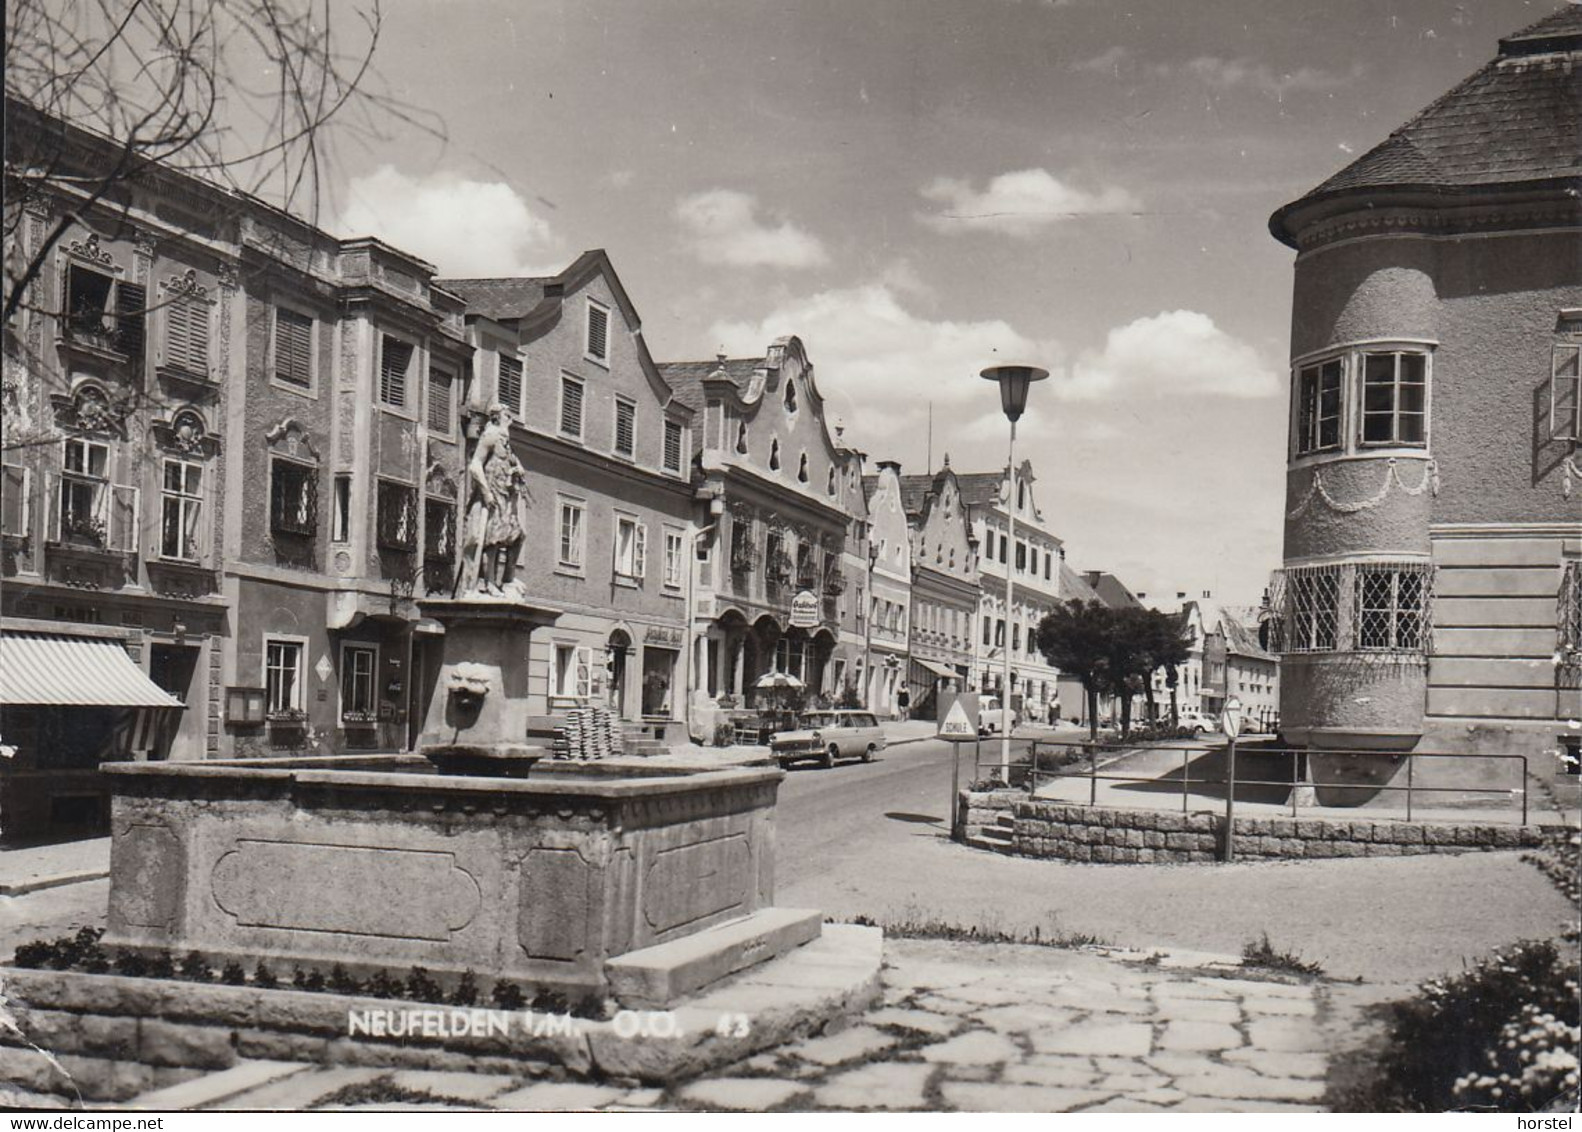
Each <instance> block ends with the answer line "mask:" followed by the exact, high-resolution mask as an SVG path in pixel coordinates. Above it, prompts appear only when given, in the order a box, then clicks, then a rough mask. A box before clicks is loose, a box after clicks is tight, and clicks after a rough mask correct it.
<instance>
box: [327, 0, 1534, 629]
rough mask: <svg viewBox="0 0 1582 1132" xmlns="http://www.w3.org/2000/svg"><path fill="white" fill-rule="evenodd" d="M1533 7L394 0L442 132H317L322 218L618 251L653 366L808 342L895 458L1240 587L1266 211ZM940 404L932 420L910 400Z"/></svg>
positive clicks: (1270, 431) (525, 263)
mask: <svg viewBox="0 0 1582 1132" xmlns="http://www.w3.org/2000/svg"><path fill="white" fill-rule="evenodd" d="M1559 2H1560V0H1463V2H1461V3H1453V2H1450V0H1323V2H1321V3H1320V2H1315V0H1302V2H1297V0H1127V2H1116V0H948V2H947V0H827V2H825V0H819V2H813V0H773V2H764V0H621V2H618V3H617V2H608V0H559V2H548V0H542V2H541V0H513V2H498V3H496V2H478V0H383V4H382V11H383V17H384V23H383V27H382V29H381V35H380V46H379V52H378V55H377V66H378V70H379V72H380V75H381V78H382V81H383V82H384V83H385V85H386V86H387V87H389V88H390V89H391V90H392V91H393V92H394V93H395V94H397V95H399V96H400V97H401V98H402V99H404V100H405V101H406V102H408V103H410V104H411V105H413V106H416V107H420V108H422V109H423V110H425V111H429V112H432V113H433V114H434V115H436V116H437V117H438V119H439V120H440V121H441V122H442V123H443V129H444V135H445V136H444V138H443V139H435V138H432V137H427V136H423V135H419V134H416V133H414V132H412V131H410V130H404V129H401V128H398V127H397V126H395V125H393V124H392V126H391V127H390V128H389V129H387V130H385V131H383V132H382V136H375V135H370V134H367V133H366V132H359V133H358V134H356V135H354V136H348V137H346V138H341V139H338V140H337V141H336V142H335V144H334V147H333V148H332V150H331V151H330V152H331V161H330V164H329V169H330V178H329V182H328V194H327V199H326V201H325V204H324V210H325V214H326V216H327V217H328V218H329V219H328V226H329V227H331V228H332V229H333V230H336V231H338V232H340V233H341V234H343V235H363V234H373V235H378V236H380V237H381V238H383V239H385V240H387V241H388V242H390V243H393V244H395V245H396V246H398V247H401V248H404V249H406V250H408V251H411V252H414V253H416V254H418V255H420V256H422V257H423V258H425V259H427V260H429V261H430V262H433V263H434V264H436V265H437V267H438V268H439V269H440V272H441V274H442V275H454V276H479V275H520V274H530V275H532V274H549V273H553V272H556V271H558V270H560V269H561V268H563V267H565V266H566V265H567V264H569V263H570V262H571V261H572V260H573V259H574V258H575V257H576V256H577V254H578V253H580V252H581V251H582V250H584V249H587V248H594V247H601V248H604V249H605V250H606V251H608V252H609V254H610V257H611V260H612V262H613V264H614V266H615V270H616V272H617V273H618V274H619V275H620V277H621V280H622V282H623V283H624V284H625V286H626V289H627V291H628V293H629V294H630V295H631V296H632V299H633V302H634V303H635V304H636V306H637V310H638V312H639V314H640V316H641V318H642V320H643V333H644V336H645V338H646V339H647V342H648V345H649V349H650V350H651V351H652V353H653V355H654V357H655V358H656V359H658V360H660V361H681V360H692V359H698V358H709V357H712V356H713V355H714V354H715V353H717V352H719V351H720V350H722V349H723V350H724V351H726V352H728V353H729V354H731V355H732V356H761V355H762V354H763V352H764V349H765V348H766V347H767V346H768V344H769V343H770V342H771V341H773V339H774V338H776V337H778V336H780V335H783V334H797V335H799V336H800V337H801V338H802V340H803V342H804V343H805V345H806V347H807V351H808V355H809V357H810V358H811V360H812V361H813V363H814V367H815V375H816V381H817V383H818V386H819V388H820V390H821V392H822V393H823V394H824V396H825V398H826V401H827V411H828V412H829V414H830V416H831V417H832V418H833V419H834V420H836V421H837V422H839V423H840V424H842V425H843V427H844V429H845V439H846V440H847V441H849V442H851V443H853V444H855V445H856V446H857V447H859V448H861V449H862V450H863V451H865V452H867V453H868V454H869V456H870V459H871V460H878V459H894V460H899V461H900V462H901V464H902V470H903V472H924V471H928V470H933V469H937V468H938V467H939V466H940V464H941V462H942V461H943V459H944V458H945V456H946V455H947V454H948V456H949V458H950V462H951V466H952V467H953V468H955V469H956V470H958V471H973V470H988V469H993V468H997V467H1003V466H1004V462H1005V457H1006V442H1007V435H1008V430H1007V426H1006V421H1005V418H1004V416H1003V415H1002V414H1001V413H1000V410H999V404H998V395H997V393H996V391H995V389H994V387H993V386H992V385H990V384H989V383H988V382H985V381H982V380H980V379H979V378H978V377H977V373H978V371H979V370H980V369H982V368H983V367H984V366H986V365H990V364H993V363H994V362H996V361H1001V360H1015V361H1028V362H1032V363H1033V364H1037V365H1040V366H1043V367H1045V368H1047V369H1048V370H1050V371H1051V377H1050V379H1049V380H1047V381H1045V382H1043V383H1041V384H1039V385H1036V386H1034V388H1033V391H1032V394H1031V397H1030V403H1029V408H1028V412H1027V415H1026V416H1025V417H1024V418H1023V420H1022V423H1021V425H1020V427H1019V434H1018V443H1017V457H1018V460H1020V459H1022V458H1024V457H1025V458H1027V459H1029V460H1031V461H1032V465H1033V469H1034V472H1035V474H1036V476H1037V484H1036V488H1035V491H1036V498H1037V501H1038V504H1039V506H1040V508H1041V510H1042V513H1043V518H1044V520H1045V523H1046V525H1047V526H1048V527H1049V528H1050V529H1051V530H1052V531H1053V533H1054V534H1056V535H1057V536H1058V537H1060V538H1061V539H1063V540H1064V541H1065V545H1066V551H1067V560H1068V562H1070V563H1071V564H1072V565H1073V566H1075V567H1076V568H1077V569H1079V570H1107V571H1110V572H1112V573H1114V574H1116V575H1117V576H1119V577H1120V578H1121V579H1122V581H1124V582H1125V583H1126V584H1127V585H1129V586H1130V587H1131V588H1132V589H1133V590H1134V591H1141V592H1144V593H1146V594H1147V601H1148V603H1149V604H1155V603H1158V604H1161V605H1165V606H1168V605H1170V604H1172V602H1173V599H1174V597H1175V594H1176V593H1177V592H1185V593H1187V594H1188V595H1189V596H1191V597H1197V596H1199V595H1200V594H1201V593H1203V592H1204V591H1210V592H1212V593H1213V595H1214V597H1215V598H1217V599H1219V600H1222V601H1225V602H1230V603H1241V604H1250V603H1256V602H1257V600H1258V598H1259V595H1260V593H1261V591H1262V590H1263V587H1264V585H1265V584H1266V582H1267V578H1268V573H1269V571H1270V570H1271V569H1273V568H1275V567H1277V566H1278V565H1279V563H1280V543H1281V529H1282V522H1283V519H1282V514H1281V511H1282V507H1283V502H1282V500H1283V494H1282V483H1283V478H1282V477H1283V473H1284V448H1285V433H1286V390H1287V382H1288V376H1287V367H1286V359H1287V354H1288V342H1289V325H1290V304H1291V271H1292V261H1293V256H1294V253H1293V252H1291V251H1290V249H1288V248H1285V247H1284V246H1282V245H1281V244H1279V243H1277V242H1276V241H1275V240H1274V239H1273V238H1272V237H1271V236H1270V235H1269V234H1268V229H1267V222H1268V217H1269V214H1270V213H1271V212H1273V211H1274V210H1275V209H1276V208H1278V207H1279V206H1280V205H1282V204H1284V203H1286V202H1287V201H1290V200H1292V199H1295V198H1296V197H1298V196H1300V195H1301V194H1302V193H1304V192H1306V191H1307V190H1309V189H1310V188H1312V187H1314V186H1315V185H1317V184H1318V183H1320V182H1321V181H1323V180H1324V179H1325V178H1327V177H1329V176H1330V175H1331V174H1333V173H1335V172H1337V171H1338V170H1339V169H1341V168H1343V167H1344V166H1345V165H1346V164H1347V163H1348V162H1350V161H1351V160H1353V159H1354V158H1356V157H1358V156H1360V155H1361V154H1362V153H1364V152H1365V151H1366V150H1368V149H1369V148H1370V147H1372V146H1374V145H1376V144H1377V143H1378V142H1379V141H1381V140H1383V138H1384V137H1385V136H1386V135H1387V134H1388V133H1389V132H1390V130H1392V129H1394V128H1395V127H1396V126H1398V125H1400V124H1401V123H1403V122H1405V121H1406V120H1407V119H1409V118H1410V117H1412V116H1413V115H1414V114H1416V113H1417V112H1418V111H1419V110H1421V109H1422V108H1423V107H1425V106H1426V105H1427V104H1428V103H1430V102H1431V101H1433V100H1434V99H1435V98H1437V97H1438V96H1439V95H1440V94H1442V93H1444V91H1446V90H1447V89H1449V88H1450V87H1451V86H1452V85H1454V84H1455V83H1457V82H1459V81H1460V80H1461V79H1463V78H1465V77H1466V76H1467V75H1468V74H1470V73H1472V72H1473V71H1474V70H1476V69H1477V68H1478V67H1479V66H1481V65H1482V64H1483V63H1484V62H1485V61H1487V60H1488V59H1489V58H1491V57H1492V56H1493V55H1494V54H1495V53H1496V51H1497V41H1498V39H1499V37H1500V36H1501V35H1505V34H1509V33H1510V32H1512V31H1515V30H1516V29H1518V28H1521V27H1524V26H1526V25H1527V24H1529V23H1532V22H1533V21H1535V20H1537V19H1539V18H1541V17H1542V16H1544V15H1547V14H1548V13H1549V12H1551V11H1553V10H1555V8H1556V7H1558V6H1559ZM930 418H932V428H930V425H929V421H930Z"/></svg>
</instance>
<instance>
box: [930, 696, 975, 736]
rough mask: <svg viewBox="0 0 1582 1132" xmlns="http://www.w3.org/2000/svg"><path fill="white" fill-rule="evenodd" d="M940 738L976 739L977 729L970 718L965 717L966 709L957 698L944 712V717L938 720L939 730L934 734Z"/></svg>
mask: <svg viewBox="0 0 1582 1132" xmlns="http://www.w3.org/2000/svg"><path fill="white" fill-rule="evenodd" d="M936 737H937V738H940V739H976V738H977V737H978V729H977V727H976V726H974V725H973V722H972V720H971V719H969V718H967V709H966V708H965V707H963V706H962V703H961V701H960V700H959V699H958V700H957V701H956V702H955V703H953V704H951V705H950V710H949V711H948V712H946V713H945V718H944V719H942V720H940V722H939V732H938V735H937V736H936Z"/></svg>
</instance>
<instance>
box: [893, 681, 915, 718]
mask: <svg viewBox="0 0 1582 1132" xmlns="http://www.w3.org/2000/svg"><path fill="white" fill-rule="evenodd" d="M911 706H912V693H911V692H909V691H907V688H906V685H905V684H902V685H901V690H900V691H899V692H897V693H896V694H895V714H896V718H897V719H908V718H910V713H909V712H908V710H907V709H908V708H910V707H911Z"/></svg>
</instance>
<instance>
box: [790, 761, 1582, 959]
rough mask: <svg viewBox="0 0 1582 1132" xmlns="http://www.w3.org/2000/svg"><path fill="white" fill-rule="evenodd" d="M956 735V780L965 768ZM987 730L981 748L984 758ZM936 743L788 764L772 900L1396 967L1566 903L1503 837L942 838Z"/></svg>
mask: <svg viewBox="0 0 1582 1132" xmlns="http://www.w3.org/2000/svg"><path fill="white" fill-rule="evenodd" d="M971 752H972V748H971V747H970V746H967V747H965V748H964V750H963V759H962V762H963V768H962V776H961V781H962V783H963V784H965V783H966V782H968V781H970V779H971V777H972V771H971V769H970V768H971V765H972V753H971ZM998 754H999V752H998V741H994V742H993V743H992V744H991V742H989V741H985V742H984V744H983V759H984V762H985V763H986V764H987V763H988V762H989V761H990V760H991V759H992V760H993V761H995V762H997V761H998ZM950 792H951V750H950V747H949V745H948V744H945V743H940V742H936V741H932V740H926V741H923V742H916V743H907V744H904V745H901V746H896V747H891V748H890V749H888V750H886V751H885V752H883V753H882V755H881V756H880V757H879V758H878V759H876V760H875V761H874V762H872V763H868V764H862V763H841V764H838V765H837V766H835V767H833V768H831V769H828V770H824V769H821V768H818V767H815V766H813V765H812V764H807V768H806V769H801V768H797V769H793V770H792V771H790V772H789V773H788V774H787V776H786V779H785V781H784V782H783V783H782V784H781V787H780V802H779V806H778V808H777V813H776V818H775V827H776V847H775V856H776V877H777V881H776V903H778V904H782V905H786V906H790V907H805V908H820V909H822V910H823V911H825V912H826V913H828V914H830V915H833V916H835V917H836V918H851V917H853V916H858V915H865V916H869V917H872V918H874V919H876V920H879V921H881V922H884V921H891V922H894V921H899V920H918V919H929V920H941V921H946V922H951V923H956V924H960V925H963V926H966V925H970V924H978V925H980V926H983V927H989V928H1000V929H1005V930H1018V931H1031V930H1032V928H1033V927H1035V926H1037V927H1038V928H1039V929H1040V930H1041V931H1042V932H1043V933H1044V934H1045V935H1048V934H1050V933H1052V932H1057V931H1064V932H1068V933H1076V932H1081V933H1089V934H1092V935H1095V936H1098V937H1100V938H1101V939H1103V940H1104V941H1105V942H1107V943H1112V944H1116V945H1120V946H1125V947H1136V948H1144V949H1146V948H1149V947H1173V948H1184V949H1188V950H1195V951H1208V952H1215V953H1219V954H1240V952H1241V950H1242V947H1243V946H1244V945H1245V944H1246V943H1248V942H1250V941H1253V940H1255V939H1257V938H1259V937H1260V936H1261V935H1262V933H1263V932H1265V931H1267V932H1268V933H1269V936H1270V939H1271V942H1272V943H1273V944H1274V945H1275V946H1276V947H1279V948H1281V949H1286V950H1294V951H1297V952H1300V953H1301V954H1302V955H1303V956H1304V957H1306V958H1308V959H1313V960H1317V961H1319V962H1321V963H1322V964H1323V965H1324V968H1325V970H1326V972H1327V973H1329V974H1332V975H1337V976H1341V977H1361V978H1365V979H1367V980H1368V981H1370V982H1386V983H1393V982H1405V981H1416V980H1419V979H1424V978H1430V977H1433V976H1435V975H1438V974H1442V973H1445V972H1450V971H1455V970H1459V969H1460V967H1461V964H1462V960H1463V959H1464V958H1471V957H1473V956H1477V955H1481V954H1483V953H1485V952H1487V951H1489V950H1492V949H1493V948H1495V947H1498V946H1501V945H1503V944H1508V943H1511V942H1513V941H1515V940H1518V939H1525V938H1536V937H1547V936H1552V935H1554V934H1556V933H1557V932H1559V931H1560V930H1562V929H1563V928H1565V927H1566V926H1567V925H1569V924H1571V923H1573V922H1574V920H1575V914H1574V913H1573V912H1572V910H1571V907H1570V905H1569V903H1568V902H1567V901H1566V899H1565V898H1564V897H1563V896H1561V894H1560V893H1559V892H1558V891H1557V890H1556V889H1555V888H1554V886H1553V885H1552V884H1550V882H1549V881H1548V880H1546V879H1545V878H1544V877H1543V876H1542V875H1541V874H1540V873H1539V872H1538V870H1537V869H1536V868H1534V867H1533V866H1532V865H1530V864H1528V863H1527V862H1525V861H1523V860H1522V859H1521V856H1520V854H1519V853H1517V852H1513V851H1512V852H1498V853H1481V852H1480V853H1465V854H1459V855H1450V854H1436V855H1429V856H1422V857H1397V858H1371V859H1369V858H1356V859H1350V860H1347V859H1340V860H1318V861H1259V862H1238V863H1236V864H1231V865H1202V864H1192V865H1090V864H1075V863H1068V862H1057V861H1039V860H1031V859H1025V858H1015V857H1004V856H1000V855H999V854H995V853H990V852H986V851H984V850H979V849H969V848H967V847H966V846H964V845H958V844H956V843H955V842H953V841H951V840H950V839H949V830H948V828H947V822H946V818H947V815H948V814H949V799H950Z"/></svg>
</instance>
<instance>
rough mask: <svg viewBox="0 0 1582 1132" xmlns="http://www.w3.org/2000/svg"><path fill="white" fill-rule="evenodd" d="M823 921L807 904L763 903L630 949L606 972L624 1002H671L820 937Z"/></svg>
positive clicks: (645, 1004) (628, 1004) (630, 1004)
mask: <svg viewBox="0 0 1582 1132" xmlns="http://www.w3.org/2000/svg"><path fill="white" fill-rule="evenodd" d="M823 920H824V917H823V914H822V913H820V912H817V911H812V910H809V909H806V908H763V909H760V910H759V911H757V912H754V913H752V914H751V915H749V916H744V917H742V918H741V919H739V920H732V921H730V922H729V923H725V924H719V925H717V926H715V927H712V928H705V929H704V930H703V931H700V932H696V933H694V934H692V935H689V936H686V937H685V938H683V939H677V940H672V941H671V942H669V943H660V944H655V945H654V946H652V947H645V948H642V949H641V950H638V951H628V952H627V953H626V954H625V955H619V956H617V957H616V958H614V959H611V960H610V961H609V962H607V963H606V964H605V965H604V974H605V977H606V978H607V979H608V980H609V984H610V993H611V994H612V995H613V996H614V997H615V999H616V1001H617V1002H619V1003H620V1004H621V1005H622V1006H624V1007H648V1008H658V1007H665V1006H669V1005H671V1004H672V1003H674V1002H676V1001H677V1000H678V999H681V998H685V997H686V996H688V995H691V994H694V993H696V992H697V991H699V990H701V989H702V988H704V987H706V986H708V985H709V984H710V983H715V982H718V981H719V980H720V979H723V978H724V977H725V976H727V975H734V974H735V973H736V972H738V971H742V970H745V969H746V968H748V967H752V966H755V965H756V964H759V963H762V962H764V961H766V960H769V959H773V958H775V957H776V956H779V955H784V954H785V953H786V952H788V951H792V950H794V949H795V948H798V947H801V946H802V945H803V944H805V943H808V942H810V941H811V940H815V939H817V938H818V937H819V932H820V930H821V928H822V924H823Z"/></svg>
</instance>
